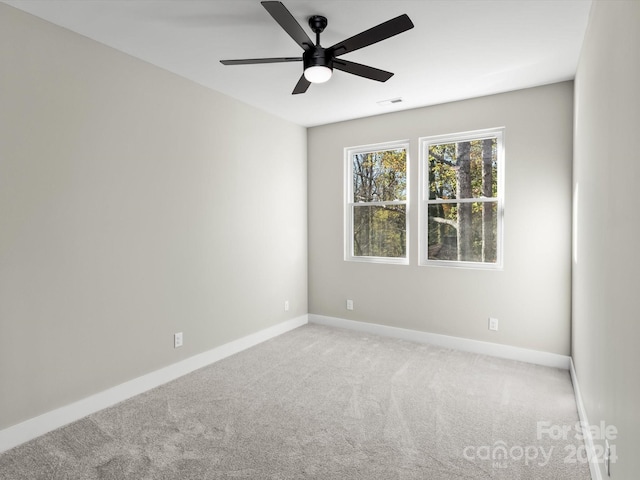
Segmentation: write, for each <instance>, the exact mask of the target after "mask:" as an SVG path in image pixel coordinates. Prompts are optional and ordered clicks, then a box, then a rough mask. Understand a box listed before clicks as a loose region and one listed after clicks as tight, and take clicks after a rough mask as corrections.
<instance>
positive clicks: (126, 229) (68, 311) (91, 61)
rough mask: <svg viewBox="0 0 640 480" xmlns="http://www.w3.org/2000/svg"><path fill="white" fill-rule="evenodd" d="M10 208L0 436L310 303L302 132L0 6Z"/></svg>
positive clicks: (0, 293) (4, 257) (0, 291)
mask: <svg viewBox="0 0 640 480" xmlns="http://www.w3.org/2000/svg"><path fill="white" fill-rule="evenodd" d="M0 209H1V212H0V213H1V214H0V386H1V388H0V428H3V427H8V426H10V425H13V424H15V423H18V422H20V421H22V420H25V419H28V418H30V417H33V416H36V415H38V414H40V413H43V412H46V411H48V410H51V409H53V408H56V407H59V406H62V405H65V404H68V403H70V402H72V401H75V400H78V399H80V398H83V397H85V396H88V395H90V394H92V393H95V392H98V391H101V390H103V389H105V388H108V387H111V386H114V385H117V384H119V383H122V382H124V381H126V380H129V379H131V378H135V377H137V376H139V375H142V374H145V373H147V372H150V371H152V370H155V369H158V368H160V367H163V366H165V365H169V364H171V363H174V362H176V361H179V360H181V359H184V358H186V357H189V356H192V355H194V354H196V353H199V352H202V351H206V350H208V349H211V348H213V347H215V346H217V345H220V344H223V343H226V342H229V341H231V340H234V339H237V338H239V337H242V336H244V335H247V334H250V333H253V332H255V331H258V330H260V329H262V328H266V327H269V326H271V325H274V324H276V323H279V322H281V321H284V320H286V319H288V318H293V317H297V316H300V315H303V314H306V313H307V284H306V283H307V265H306V258H307V251H306V249H307V238H306V235H307V223H306V210H307V207H306V129H304V128H302V127H299V126H296V125H293V124H290V123H287V122H285V121H282V120H280V119H278V118H274V117H272V116H270V115H267V114H265V113H262V112H260V111H258V110H256V109H254V108H251V107H248V106H246V105H244V104H241V103H239V102H237V101H235V100H232V99H230V98H228V97H225V96H223V95H220V94H217V93H215V92H212V91H210V90H207V89H205V88H203V87H200V86H198V85H196V84H194V83H191V82H189V81H187V80H185V79H182V78H180V77H177V76H175V75H173V74H170V73H168V72H166V71H163V70H160V69H158V68H156V67H153V66H151V65H149V64H146V63H144V62H141V61H139V60H136V59H134V58H131V57H129V56H127V55H125V54H123V53H120V52H117V51H115V50H112V49H110V48H107V47H105V46H103V45H101V44H98V43H96V42H93V41H91V40H89V39H87V38H85V37H82V36H79V35H76V34H74V33H71V32H69V31H67V30H64V29H62V28H59V27H56V26H53V25H51V24H48V23H46V22H43V21H41V20H39V19H36V18H35V17H31V16H29V15H27V14H25V13H23V12H20V11H18V10H15V9H13V8H10V7H7V6H6V5H4V4H1V3H0ZM285 299H288V300H289V301H290V302H291V309H290V311H289V312H287V313H286V314H285V312H284V308H283V302H284V300H285ZM177 331H182V332H184V341H185V345H184V347H182V348H181V349H177V350H174V348H173V333H174V332H177Z"/></svg>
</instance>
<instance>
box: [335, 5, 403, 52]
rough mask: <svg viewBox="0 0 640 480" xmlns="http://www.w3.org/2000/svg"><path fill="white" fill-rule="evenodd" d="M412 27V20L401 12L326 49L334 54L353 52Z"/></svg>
mask: <svg viewBox="0 0 640 480" xmlns="http://www.w3.org/2000/svg"><path fill="white" fill-rule="evenodd" d="M412 28H413V22H412V21H411V19H410V18H409V17H408V16H407V14H403V15H400V16H399V17H396V18H392V19H391V20H388V21H386V22H384V23H381V24H380V25H377V26H375V27H373V28H370V29H369V30H365V31H364V32H361V33H359V34H357V35H354V36H353V37H351V38H348V39H346V40H344V41H342V42H338V43H336V44H335V45H334V46H333V47H329V49H328V50H331V51H333V53H334V55H335V56H338V55H344V54H345V53H349V52H353V51H354V50H358V49H360V48H363V47H367V46H369V45H372V44H374V43H378V42H381V41H382V40H386V39H387V38H390V37H393V36H394V35H398V34H399V33H402V32H406V31H407V30H411V29H412Z"/></svg>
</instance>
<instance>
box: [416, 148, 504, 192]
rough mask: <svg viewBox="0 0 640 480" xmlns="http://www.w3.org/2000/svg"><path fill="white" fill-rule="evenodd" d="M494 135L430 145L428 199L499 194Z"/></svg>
mask: <svg viewBox="0 0 640 480" xmlns="http://www.w3.org/2000/svg"><path fill="white" fill-rule="evenodd" d="M497 158H498V157H497V141H496V138H487V139H482V140H472V141H468V142H457V143H442V144H436V145H429V169H428V173H427V174H428V175H429V178H428V184H429V198H430V199H431V200H434V199H436V198H442V199H454V198H480V197H488V198H492V197H493V198H495V197H497V196H498V161H497Z"/></svg>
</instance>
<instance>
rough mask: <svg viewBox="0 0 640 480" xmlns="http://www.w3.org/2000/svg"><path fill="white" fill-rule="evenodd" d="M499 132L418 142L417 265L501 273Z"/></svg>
mask: <svg viewBox="0 0 640 480" xmlns="http://www.w3.org/2000/svg"><path fill="white" fill-rule="evenodd" d="M503 137H504V129H502V128H499V129H491V130H481V131H475V132H467V133H461V134H455V135H443V136H437V137H427V138H421V139H420V156H421V162H420V166H421V171H420V182H421V185H420V192H421V202H420V220H421V230H420V264H421V265H446V266H457V267H476V268H502V223H503V221H502V218H503V175H504V172H503V170H504V169H503V162H504V148H503Z"/></svg>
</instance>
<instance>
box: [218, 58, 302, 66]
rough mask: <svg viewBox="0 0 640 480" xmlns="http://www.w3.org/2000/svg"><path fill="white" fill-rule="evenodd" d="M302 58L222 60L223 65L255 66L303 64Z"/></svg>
mask: <svg viewBox="0 0 640 480" xmlns="http://www.w3.org/2000/svg"><path fill="white" fill-rule="evenodd" d="M301 61H302V57H280V58H246V59H244V60H220V63H221V64H223V65H253V64H256V63H280V62H301Z"/></svg>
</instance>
